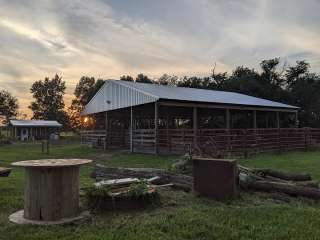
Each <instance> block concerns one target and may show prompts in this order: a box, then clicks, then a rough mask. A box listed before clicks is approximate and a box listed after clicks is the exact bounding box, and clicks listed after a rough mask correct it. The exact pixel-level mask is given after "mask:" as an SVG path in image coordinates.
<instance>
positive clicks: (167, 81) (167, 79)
mask: <svg viewBox="0 0 320 240" xmlns="http://www.w3.org/2000/svg"><path fill="white" fill-rule="evenodd" d="M157 82H158V83H159V84H160V85H168V86H176V85H177V83H178V77H177V76H174V75H173V76H171V75H168V74H166V73H165V74H163V75H162V76H161V77H160V78H159V79H158V81H157Z"/></svg>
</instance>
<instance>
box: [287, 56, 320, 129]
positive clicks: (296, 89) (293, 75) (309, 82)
mask: <svg viewBox="0 0 320 240" xmlns="http://www.w3.org/2000/svg"><path fill="white" fill-rule="evenodd" d="M309 68H310V65H309V64H308V63H306V62H305V61H297V64H296V65H295V66H293V67H290V68H289V69H287V71H286V74H285V76H286V81H287V85H288V87H287V89H288V91H289V93H290V100H291V102H292V104H294V105H296V106H299V107H301V109H300V111H299V120H300V126H308V127H320V97H319V93H320V76H319V75H316V74H315V73H310V72H309Z"/></svg>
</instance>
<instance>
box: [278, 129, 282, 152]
mask: <svg viewBox="0 0 320 240" xmlns="http://www.w3.org/2000/svg"><path fill="white" fill-rule="evenodd" d="M278 149H279V153H281V128H278Z"/></svg>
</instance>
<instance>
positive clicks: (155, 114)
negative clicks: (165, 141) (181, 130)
mask: <svg viewBox="0 0 320 240" xmlns="http://www.w3.org/2000/svg"><path fill="white" fill-rule="evenodd" d="M158 115H159V108H158V102H155V103H154V152H155V154H158V153H159V149H158V143H159V139H158V138H159V133H158V132H159V130H158V121H159V116H158Z"/></svg>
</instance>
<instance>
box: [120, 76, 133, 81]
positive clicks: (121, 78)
mask: <svg viewBox="0 0 320 240" xmlns="http://www.w3.org/2000/svg"><path fill="white" fill-rule="evenodd" d="M120 80H122V81H128V82H133V81H134V79H133V77H131V76H129V75H123V76H121V77H120Z"/></svg>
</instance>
